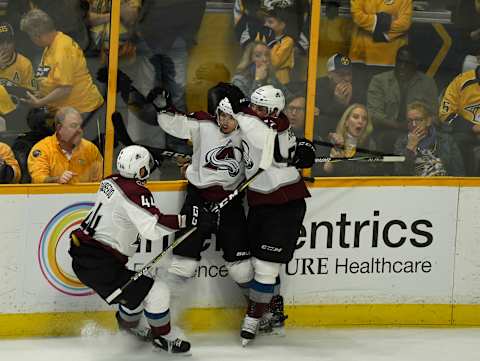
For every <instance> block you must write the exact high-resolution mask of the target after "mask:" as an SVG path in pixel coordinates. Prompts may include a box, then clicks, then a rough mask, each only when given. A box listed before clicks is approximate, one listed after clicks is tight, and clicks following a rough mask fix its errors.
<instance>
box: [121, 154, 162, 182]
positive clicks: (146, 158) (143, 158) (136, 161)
mask: <svg viewBox="0 0 480 361" xmlns="http://www.w3.org/2000/svg"><path fill="white" fill-rule="evenodd" d="M154 164H155V163H154V161H153V158H152V155H151V154H150V152H149V151H148V150H147V149H145V148H144V147H141V146H139V145H130V146H128V147H125V148H123V149H122V150H121V151H120V154H119V155H118V158H117V169H118V172H119V173H120V175H121V176H123V177H125V178H133V179H138V180H141V181H144V180H147V179H148V177H150V173H151V172H152V170H153V169H154ZM142 169H144V170H145V171H144V172H143V175H142Z"/></svg>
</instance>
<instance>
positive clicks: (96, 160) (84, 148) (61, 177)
mask: <svg viewBox="0 0 480 361" xmlns="http://www.w3.org/2000/svg"><path fill="white" fill-rule="evenodd" d="M82 124H83V119H82V117H81V115H80V113H79V112H78V111H77V110H75V109H74V108H72V107H65V108H61V109H60V110H59V111H58V112H57V114H56V115H55V130H56V131H55V134H53V135H51V136H49V137H46V138H44V139H42V140H41V141H39V142H38V143H37V144H35V145H34V146H33V147H32V150H31V151H30V154H29V156H28V171H29V172H30V176H31V178H32V183H60V184H66V183H79V182H98V181H100V180H101V179H102V167H103V158H102V156H101V155H100V152H99V151H98V148H97V147H96V146H95V144H93V143H92V142H90V141H88V140H86V139H83V131H82Z"/></svg>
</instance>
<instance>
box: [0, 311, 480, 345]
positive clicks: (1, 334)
mask: <svg viewBox="0 0 480 361" xmlns="http://www.w3.org/2000/svg"><path fill="white" fill-rule="evenodd" d="M285 311H286V312H285V313H286V314H288V316H289V317H288V321H287V327H400V326H402V327H403V326H417V327H467V326H468V327H469V326H480V305H453V306H452V305H446V304H371V305H365V304H362V305H359V304H355V305H352V304H350V305H345V304H341V305H308V306H306V305H304V306H286V310H285ZM243 312H244V311H243V310H242V309H238V308H237V309H225V308H196V309H189V310H187V311H186V312H185V314H184V315H183V317H182V319H181V320H180V321H179V325H180V326H181V327H183V328H184V329H185V330H187V331H190V332H205V331H216V330H232V331H235V330H238V329H239V325H240V323H241V320H242V317H243ZM91 322H95V323H96V324H97V325H98V327H99V328H102V329H105V330H108V331H115V330H116V322H115V317H114V313H113V312H111V311H104V312H62V313H32V314H1V315H0V338H22V337H23V338H24V337H39V336H75V335H80V331H81V329H82V328H83V327H84V326H85V325H87V324H89V323H91Z"/></svg>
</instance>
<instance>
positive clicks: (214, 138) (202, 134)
mask: <svg viewBox="0 0 480 361" xmlns="http://www.w3.org/2000/svg"><path fill="white" fill-rule="evenodd" d="M157 120H158V124H159V125H160V126H161V127H162V129H163V130H164V131H165V132H167V133H169V134H171V135H173V136H174V137H177V138H181V139H190V140H191V141H192V144H193V156H192V163H191V164H190V165H189V166H188V168H187V171H186V174H185V176H186V178H187V180H188V181H189V182H190V183H191V184H193V185H194V186H195V187H197V188H198V189H199V190H200V192H201V194H202V196H203V197H204V198H205V199H207V200H209V201H213V202H219V201H221V200H222V199H224V198H225V197H226V196H228V194H229V193H231V192H232V191H233V190H235V188H237V186H238V185H239V184H240V183H241V182H242V180H243V179H245V171H244V162H243V147H242V138H241V137H240V131H239V130H238V129H237V130H234V131H233V132H232V133H230V134H224V133H222V132H221V131H220V128H219V127H218V124H217V122H216V118H215V117H214V116H212V115H211V114H209V113H205V112H196V113H190V114H188V115H185V114H182V113H170V112H162V113H159V114H158V117H157ZM247 164H248V161H247Z"/></svg>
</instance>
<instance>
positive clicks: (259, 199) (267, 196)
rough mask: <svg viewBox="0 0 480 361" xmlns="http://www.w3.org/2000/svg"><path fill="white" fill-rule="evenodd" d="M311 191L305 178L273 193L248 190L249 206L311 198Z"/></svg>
mask: <svg viewBox="0 0 480 361" xmlns="http://www.w3.org/2000/svg"><path fill="white" fill-rule="evenodd" d="M309 197H310V192H309V191H308V189H307V186H306V185H305V182H304V181H303V179H300V180H299V181H298V182H297V183H293V184H289V185H286V186H283V187H281V188H279V189H277V190H276V191H273V192H272V193H259V192H255V191H252V190H250V189H249V190H248V192H247V199H248V205H249V206H253V207H254V206H260V205H264V204H284V203H287V202H290V201H294V200H297V199H302V198H309Z"/></svg>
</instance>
